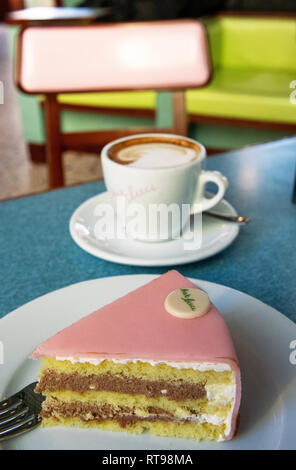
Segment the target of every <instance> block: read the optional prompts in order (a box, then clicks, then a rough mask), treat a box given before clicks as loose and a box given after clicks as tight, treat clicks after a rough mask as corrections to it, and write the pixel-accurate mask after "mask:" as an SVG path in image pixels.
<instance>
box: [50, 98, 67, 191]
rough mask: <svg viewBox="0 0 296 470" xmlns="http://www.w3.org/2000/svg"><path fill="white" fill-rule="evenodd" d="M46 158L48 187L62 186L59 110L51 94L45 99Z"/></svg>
mask: <svg viewBox="0 0 296 470" xmlns="http://www.w3.org/2000/svg"><path fill="white" fill-rule="evenodd" d="M45 131H46V157H47V165H48V179H49V187H50V188H51V189H53V188H59V187H62V186H64V172H63V162H62V146H61V128H60V110H59V105H58V102H57V96H56V95H55V94H53V93H51V94H48V95H46V97H45Z"/></svg>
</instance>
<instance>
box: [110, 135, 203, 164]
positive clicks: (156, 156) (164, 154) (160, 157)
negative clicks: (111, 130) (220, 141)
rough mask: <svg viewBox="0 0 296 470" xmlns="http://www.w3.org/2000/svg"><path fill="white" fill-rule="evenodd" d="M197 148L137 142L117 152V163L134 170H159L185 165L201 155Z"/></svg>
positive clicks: (163, 143) (173, 144)
mask: <svg viewBox="0 0 296 470" xmlns="http://www.w3.org/2000/svg"><path fill="white" fill-rule="evenodd" d="M198 150H199V149H198V148H197V147H195V146H183V145H182V144H178V143H174V142H163V141H162V142H155V141H154V142H143V143H142V142H137V143H136V142H135V143H134V144H133V145H128V146H126V147H121V148H119V149H117V151H116V158H114V157H113V158H114V159H115V161H117V162H118V163H121V164H124V165H128V166H130V167H134V168H143V169H158V168H170V167H176V166H180V165H184V164H186V163H189V162H191V161H193V160H195V159H196V158H197V156H198V154H199V152H198Z"/></svg>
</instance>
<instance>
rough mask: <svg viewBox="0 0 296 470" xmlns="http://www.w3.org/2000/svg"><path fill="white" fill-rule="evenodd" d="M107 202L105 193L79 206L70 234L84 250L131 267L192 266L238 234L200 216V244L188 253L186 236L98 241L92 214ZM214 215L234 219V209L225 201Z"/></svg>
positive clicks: (231, 227) (232, 225) (235, 226)
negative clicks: (150, 239) (189, 264)
mask: <svg viewBox="0 0 296 470" xmlns="http://www.w3.org/2000/svg"><path fill="white" fill-rule="evenodd" d="M110 202H111V201H110V196H109V194H108V193H107V192H104V193H101V194H98V195H97V196H94V197H92V198H90V199H88V200H87V201H85V202H84V203H83V204H81V205H80V206H79V207H78V208H77V209H76V211H75V212H74V213H73V215H72V217H71V220H70V233H71V236H72V238H73V240H74V241H75V242H76V243H77V245H79V246H80V247H81V248H82V249H83V250H85V251H87V252H88V253H90V254H92V255H94V256H96V257H98V258H103V259H106V260H108V261H113V262H115V263H121V264H129V265H134V266H172V265H174V266H175V265H179V264H185V263H191V262H193V261H199V260H202V259H205V258H208V257H210V256H213V255H215V254H216V253H219V252H220V251H221V250H223V249H224V248H226V247H227V246H229V245H230V244H231V243H232V242H233V240H234V239H235V238H236V237H237V235H238V232H239V226H238V224H235V223H231V222H225V221H223V220H219V219H216V218H213V217H210V216H207V215H204V214H203V216H202V243H201V246H200V247H199V248H196V249H188V244H187V245H186V240H187V239H186V232H185V233H184V234H183V235H182V236H181V237H180V239H177V240H170V241H166V242H164V241H163V242H159V243H155V242H152V243H149V242H148V243H147V242H141V241H138V240H134V239H132V238H131V237H128V236H126V237H125V238H124V239H116V238H112V239H111V238H108V239H106V238H102V239H98V238H97V237H96V236H95V235H94V227H95V224H96V222H97V220H98V217H96V216H95V215H94V211H95V208H96V207H97V206H98V205H100V204H106V203H110ZM213 212H215V213H221V214H225V215H234V216H235V215H237V213H236V211H235V209H234V208H233V207H232V206H231V205H230V204H229V202H227V201H225V200H224V199H223V200H222V201H221V202H220V203H219V204H218V205H217V206H215V208H214V210H213ZM110 222H111V221H110ZM188 230H189V229H188ZM191 230H192V227H191ZM186 246H187V248H186Z"/></svg>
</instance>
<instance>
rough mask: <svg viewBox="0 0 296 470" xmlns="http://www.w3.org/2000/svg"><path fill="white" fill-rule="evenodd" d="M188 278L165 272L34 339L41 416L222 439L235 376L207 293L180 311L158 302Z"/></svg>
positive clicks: (237, 389)
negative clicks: (198, 304) (204, 303)
mask: <svg viewBox="0 0 296 470" xmlns="http://www.w3.org/2000/svg"><path fill="white" fill-rule="evenodd" d="M196 287H197V286H196V285H195V284H193V283H192V282H191V281H190V280H188V279H186V278H185V277H184V276H182V275H181V274H180V273H179V272H177V271H169V272H167V273H166V274H163V275H162V276H159V277H157V278H156V279H154V280H153V281H151V282H149V283H148V284H146V285H144V286H142V287H140V288H137V289H136V290H134V291H132V292H130V293H128V294H127V295H125V296H123V297H121V298H119V299H117V300H115V301H114V302H112V303H110V304H108V305H106V306H104V307H102V308H100V309H98V310H97V311H95V312H93V313H91V314H89V315H87V316H85V317H84V318H82V319H81V320H79V321H77V322H76V323H74V324H72V325H70V326H68V327H67V328H65V329H63V330H62V331H60V332H58V333H57V334H56V335H54V336H53V337H51V338H49V339H48V340H46V341H45V342H44V343H42V344H41V345H39V346H38V347H37V348H36V349H35V350H34V352H33V353H32V356H31V357H32V358H34V359H35V358H39V357H42V358H44V359H43V367H42V369H41V373H40V381H39V384H38V386H37V391H38V392H41V393H43V394H45V395H46V400H45V401H44V404H43V411H42V415H43V421H44V424H48V425H52V424H62V425H74V426H76V425H78V426H83V427H90V426H95V427H99V428H100V429H111V430H120V429H125V430H126V431H130V432H142V431H144V430H146V429H148V430H149V431H150V432H152V433H155V434H158V435H169V436H176V437H189V438H193V439H196V440H200V439H215V440H227V439H231V438H232V437H233V436H234V433H235V431H236V426H237V417H238V410H239V405H240V397H241V381H240V369H239V364H238V359H237V356H236V353H235V349H234V346H233V342H232V338H231V335H230V332H229V330H228V327H227V325H226V323H225V321H224V319H223V318H222V316H221V314H220V313H219V311H218V310H217V309H216V307H215V306H214V305H213V304H212V303H211V302H210V303H209V307H208V308H207V310H206V312H203V314H202V315H201V316H196V317H194V318H190V319H188V318H182V317H181V318H180V316H179V317H177V316H175V315H172V314H171V312H170V311H168V308H167V307H166V306H165V302H166V299H167V298H168V296H170V294H171V293H172V292H173V291H176V292H177V293H179V292H181V291H182V292H189V291H190V292H197V293H198V290H197V289H196ZM188 289H189V290H188ZM191 289H193V290H191ZM182 300H184V299H182ZM191 300H194V299H189V301H188V302H187V306H188V305H189V304H190V302H191ZM181 303H182V302H181ZM191 303H192V302H191ZM189 306H190V305H189ZM186 308H187V307H186ZM197 311H198V309H197ZM194 314H195V312H194V309H193V315H194ZM65 391H67V392H68V395H67V396H65ZM63 394H64V395H63ZM86 397H89V401H86ZM65 399H67V400H68V401H67V400H66V401H65ZM114 400H115V402H116V404H115V405H114ZM78 410H79V411H78ZM81 410H82V411H81Z"/></svg>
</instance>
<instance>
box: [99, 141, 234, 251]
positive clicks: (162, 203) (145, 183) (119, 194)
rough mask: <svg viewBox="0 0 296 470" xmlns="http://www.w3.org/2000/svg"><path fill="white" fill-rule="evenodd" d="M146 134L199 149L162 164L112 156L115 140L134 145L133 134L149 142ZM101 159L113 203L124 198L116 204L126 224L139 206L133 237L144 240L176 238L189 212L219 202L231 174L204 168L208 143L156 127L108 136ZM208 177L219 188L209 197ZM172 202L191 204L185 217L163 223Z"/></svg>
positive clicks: (175, 205) (201, 209) (203, 208)
mask: <svg viewBox="0 0 296 470" xmlns="http://www.w3.org/2000/svg"><path fill="white" fill-rule="evenodd" d="M147 138H149V139H150V141H151V142H153V143H156V144H157V143H158V140H159V139H160V140H163V139H165V140H167V141H168V142H170V141H173V142H177V144H178V145H179V144H180V143H181V144H180V145H181V146H182V145H183V144H184V145H188V146H192V148H195V149H196V155H195V157H194V158H193V159H192V160H190V161H187V162H186V163H182V164H177V165H176V166H168V167H158V168H142V167H137V166H134V165H131V164H122V163H118V161H115V160H114V159H112V158H110V155H112V151H113V149H114V146H115V145H116V146H117V147H118V144H120V146H124V145H125V143H127V145H129V146H131V144H133V142H131V141H132V140H134V141H136V142H137V143H141V141H143V143H145V142H146V141H147ZM182 142H183V144H182ZM117 147H115V148H117ZM160 158H161V155H160ZM101 161H102V168H103V175H104V180H105V184H106V187H107V190H108V192H109V194H110V195H111V197H112V199H113V201H114V202H115V203H116V202H119V200H120V204H117V205H116V210H117V216H118V217H119V218H120V219H121V220H124V221H125V222H124V223H126V224H127V225H128V223H127V221H128V220H129V221H130V220H131V217H132V214H135V212H137V217H138V220H137V222H138V223H137V229H135V227H134V226H133V229H132V230H130V231H129V232H130V234H131V235H132V236H133V237H134V238H136V239H139V240H142V241H147V242H149V241H161V240H169V239H172V238H178V237H179V236H180V233H181V232H182V230H183V229H184V227H185V226H186V225H187V224H188V220H189V217H190V214H198V213H201V212H203V211H206V210H208V209H211V208H212V207H214V206H216V205H217V204H218V203H219V201H221V199H222V198H223V196H224V194H225V192H226V189H227V187H228V181H227V178H226V177H225V176H223V175H222V174H221V173H220V172H218V171H205V163H206V150H205V148H204V146H203V145H202V144H200V143H199V142H196V141H194V140H193V139H189V138H187V137H183V136H177V135H173V134H157V133H153V134H140V135H133V136H128V137H123V138H120V139H117V140H114V141H112V142H110V143H109V144H107V145H106V146H105V147H104V148H103V149H102V153H101ZM209 182H212V183H215V184H216V185H217V187H218V191H217V193H216V194H215V195H214V196H213V197H211V198H206V197H205V188H206V184H207V183H209ZM122 203H124V204H122ZM156 206H158V207H159V214H160V223H159V224H157V223H155V217H153V219H152V216H151V213H152V212H151V209H154V208H155V207H156ZM174 207H177V208H180V209H181V208H182V209H183V208H185V209H186V208H187V210H184V211H182V215H183V216H182V217H181V219H178V217H176V218H174V217H170V220H169V226H167V227H165V226H163V225H162V224H161V220H162V219H163V220H164V215H163V214H164V213H165V210H168V209H174ZM188 207H189V210H188ZM135 208H136V209H137V210H136V211H135ZM154 214H155V212H154ZM184 214H185V216H184ZM128 218H129V219H128ZM130 225H132V224H130Z"/></svg>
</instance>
